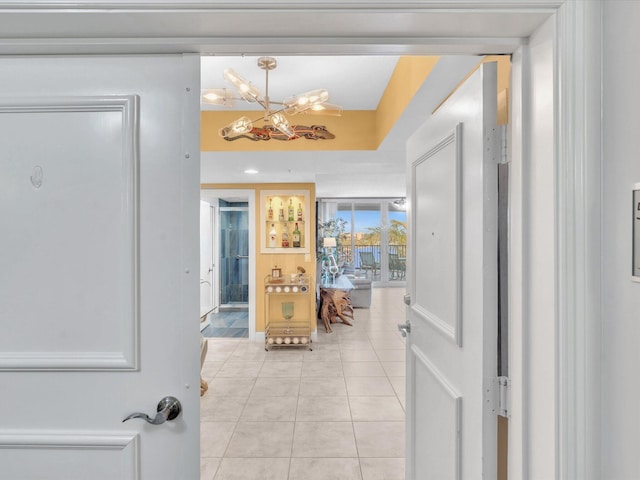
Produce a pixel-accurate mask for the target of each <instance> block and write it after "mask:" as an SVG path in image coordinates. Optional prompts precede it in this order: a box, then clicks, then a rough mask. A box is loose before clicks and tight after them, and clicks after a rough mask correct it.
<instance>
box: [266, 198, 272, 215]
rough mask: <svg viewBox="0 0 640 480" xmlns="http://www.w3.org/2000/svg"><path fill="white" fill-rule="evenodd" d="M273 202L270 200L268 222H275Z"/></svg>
mask: <svg viewBox="0 0 640 480" xmlns="http://www.w3.org/2000/svg"><path fill="white" fill-rule="evenodd" d="M272 201H273V200H272V199H271V198H270V199H269V213H268V214H267V220H273V207H272V206H271V202H272Z"/></svg>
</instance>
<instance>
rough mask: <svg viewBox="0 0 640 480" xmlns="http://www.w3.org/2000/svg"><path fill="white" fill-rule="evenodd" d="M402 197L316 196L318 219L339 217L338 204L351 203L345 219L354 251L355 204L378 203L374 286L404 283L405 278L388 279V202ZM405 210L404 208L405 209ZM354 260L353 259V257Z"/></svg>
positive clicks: (402, 284)
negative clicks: (377, 259)
mask: <svg viewBox="0 0 640 480" xmlns="http://www.w3.org/2000/svg"><path fill="white" fill-rule="evenodd" d="M404 200H405V199H404V198H397V197H391V198H318V221H319V222H323V221H327V220H328V219H331V218H336V217H339V216H340V214H339V213H338V205H347V204H350V205H351V214H350V217H349V218H345V220H348V221H349V227H350V229H351V235H350V238H351V240H350V241H351V245H350V249H351V252H355V236H354V231H353V230H354V226H355V211H356V205H363V204H368V205H379V208H380V210H379V211H380V225H381V226H382V228H381V230H380V280H374V281H373V282H372V285H373V286H376V287H404V286H405V285H406V281H405V280H390V279H389V276H390V269H389V241H388V240H389V227H390V221H389V204H390V203H392V202H394V201H404ZM405 212H406V210H405ZM354 261H355V259H354Z"/></svg>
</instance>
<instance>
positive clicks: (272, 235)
mask: <svg viewBox="0 0 640 480" xmlns="http://www.w3.org/2000/svg"><path fill="white" fill-rule="evenodd" d="M277 246H278V233H277V232H276V226H275V224H273V223H272V224H271V230H270V231H269V248H276V247H277Z"/></svg>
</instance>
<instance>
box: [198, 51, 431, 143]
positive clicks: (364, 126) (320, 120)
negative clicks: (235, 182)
mask: <svg viewBox="0 0 640 480" xmlns="http://www.w3.org/2000/svg"><path fill="white" fill-rule="evenodd" d="M439 58H440V57H431V56H429V57H428V56H406V57H400V59H399V60H398V63H397V64H396V67H395V69H394V71H393V73H392V74H391V78H390V80H389V84H388V85H387V88H386V89H385V91H384V93H383V95H382V98H381V99H380V103H379V104H378V108H377V109H376V110H346V111H343V112H342V116H341V117H329V116H327V117H322V116H316V115H313V116H311V115H304V114H301V115H296V116H295V117H293V118H292V121H291V123H292V124H295V125H305V126H311V125H322V126H324V127H326V129H327V130H328V131H329V132H330V133H332V134H334V135H335V137H336V138H334V139H331V140H308V139H306V138H299V139H296V140H290V141H282V140H267V141H265V140H258V141H253V140H249V139H247V138H240V139H237V140H233V141H229V140H225V139H223V138H221V137H220V136H219V135H218V130H219V129H220V127H221V126H224V125H227V124H229V123H231V122H232V121H234V120H236V119H237V118H239V117H241V116H243V115H246V116H248V117H249V118H252V117H255V116H256V115H257V114H258V112H256V111H244V112H240V111H203V112H201V113H200V125H201V126H200V129H201V132H200V133H201V135H200V146H201V150H202V151H206V152H236V151H245V152H252V151H253V152H255V151H260V152H264V151H282V150H287V151H318V150H322V151H331V150H376V149H377V148H378V147H379V146H380V144H381V143H382V141H383V140H384V139H385V137H386V136H387V135H388V134H389V132H390V131H391V129H392V128H393V125H395V123H396V122H397V121H398V119H399V118H400V115H402V112H404V110H405V109H406V108H407V106H408V105H409V103H410V102H411V100H412V99H413V97H414V95H415V94H416V92H417V91H418V89H419V88H420V87H421V86H422V84H423V83H424V81H425V79H426V78H427V76H429V73H431V70H432V69H433V67H434V65H435V64H436V63H437V61H438V60H439ZM257 124H258V125H260V122H257Z"/></svg>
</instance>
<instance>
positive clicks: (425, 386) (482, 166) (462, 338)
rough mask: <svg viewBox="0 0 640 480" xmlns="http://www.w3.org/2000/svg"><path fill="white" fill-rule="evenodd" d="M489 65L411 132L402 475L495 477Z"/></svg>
mask: <svg viewBox="0 0 640 480" xmlns="http://www.w3.org/2000/svg"><path fill="white" fill-rule="evenodd" d="M496 90H497V87H496V66H495V64H485V65H483V66H482V68H481V69H480V70H478V71H477V72H476V73H474V74H473V75H472V76H471V77H470V78H469V79H468V80H467V81H466V82H465V83H464V84H463V85H461V86H460V87H459V88H458V90H457V91H456V92H454V94H453V95H452V96H451V97H450V98H449V99H448V100H447V101H446V102H445V103H444V104H443V105H442V106H441V107H440V108H439V110H438V111H437V112H436V113H434V114H433V115H432V116H431V117H430V118H429V119H428V120H427V121H426V122H425V124H424V125H423V126H422V127H420V129H419V130H418V131H417V132H416V133H415V134H414V135H413V136H412V137H411V138H410V140H409V141H408V144H407V152H408V171H409V177H410V178H409V186H408V190H409V192H408V193H409V199H410V202H409V205H410V216H409V239H410V247H409V252H410V256H411V258H412V259H413V261H412V262H408V265H409V264H411V268H412V271H410V272H409V275H408V280H409V281H408V291H409V292H410V295H411V305H410V307H409V308H408V309H407V323H408V324H410V333H409V335H408V341H407V445H408V448H407V478H408V479H412V480H418V479H429V478H437V479H463V478H464V479H465V480H466V479H475V478H478V479H479V478H495V475H496V456H497V454H496V449H497V440H496V424H497V420H496V411H495V389H494V386H495V378H496V376H497V372H496V355H497V348H496V343H497V298H498V297H497V257H496V252H497V235H496V230H497V228H496V226H497V180H496V178H497V158H498V156H497V155H498V152H499V143H498V142H497V139H498V132H497V127H496V105H497V101H496Z"/></svg>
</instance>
